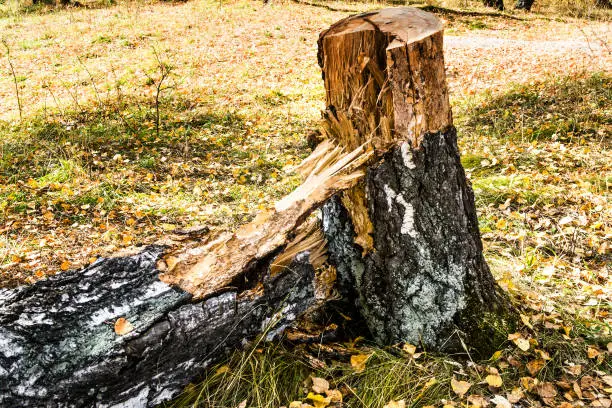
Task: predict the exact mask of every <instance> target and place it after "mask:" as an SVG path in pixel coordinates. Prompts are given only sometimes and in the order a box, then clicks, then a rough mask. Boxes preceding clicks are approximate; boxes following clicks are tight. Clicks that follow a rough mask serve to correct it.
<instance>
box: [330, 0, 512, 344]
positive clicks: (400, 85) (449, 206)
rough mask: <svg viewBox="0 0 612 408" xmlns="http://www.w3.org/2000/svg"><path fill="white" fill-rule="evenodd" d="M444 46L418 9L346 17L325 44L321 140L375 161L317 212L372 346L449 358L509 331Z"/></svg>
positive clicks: (433, 22)
mask: <svg viewBox="0 0 612 408" xmlns="http://www.w3.org/2000/svg"><path fill="white" fill-rule="evenodd" d="M442 34H443V30H442V25H441V23H440V22H439V20H438V19H437V18H436V17H435V16H433V15H432V14H429V13H426V12H423V11H421V10H418V9H415V8H393V9H385V10H381V11H377V12H371V13H364V14H360V15H357V16H352V17H349V18H347V19H344V20H342V21H340V22H338V23H336V24H334V25H333V26H332V27H331V28H330V29H329V30H327V31H325V32H323V33H322V34H321V36H320V38H319V64H320V65H321V68H322V70H323V79H324V82H325V90H326V100H327V109H326V111H325V114H324V117H325V122H326V125H325V127H324V128H325V130H326V132H325V134H326V136H327V137H328V138H330V139H333V140H334V141H336V142H337V143H338V144H340V145H344V146H346V147H347V148H348V149H352V148H354V147H355V146H358V145H360V144H362V143H364V142H365V141H366V140H372V144H373V147H374V149H375V151H376V153H377V155H378V156H380V157H381V158H382V159H381V160H378V161H377V162H376V163H375V164H373V165H371V166H370V167H368V169H367V174H366V177H365V180H364V181H362V182H360V184H358V185H357V186H355V187H353V188H352V189H350V190H348V191H345V192H343V193H342V194H341V197H340V198H339V199H336V200H331V201H330V202H328V203H327V204H326V205H325V206H324V209H323V225H324V229H325V233H326V236H327V240H328V255H329V258H330V262H331V263H332V264H335V265H336V267H337V269H338V275H339V282H340V283H341V284H344V285H345V287H346V289H345V290H343V291H342V293H351V291H352V292H353V293H354V296H355V298H356V299H355V300H356V302H357V304H358V308H359V310H360V311H361V314H362V315H363V317H364V318H365V321H366V322H367V325H368V327H369V329H370V331H371V333H372V335H373V336H374V338H375V339H376V340H377V341H378V342H380V343H382V344H390V343H395V342H402V341H406V342H410V343H413V344H418V343H419V344H423V345H425V346H427V347H430V348H435V349H450V348H454V349H457V348H459V346H460V344H461V342H460V341H459V338H462V339H463V340H464V342H465V343H466V344H472V345H477V346H478V347H479V348H480V349H481V350H483V351H484V352H485V353H486V352H487V351H488V350H489V349H490V347H494V346H496V345H497V344H499V342H500V340H503V339H499V334H503V333H504V329H507V328H508V327H509V325H510V324H511V322H512V320H513V319H512V316H511V311H510V309H509V302H508V300H507V298H506V296H504V294H503V293H502V292H501V290H500V289H499V287H498V286H497V284H496V283H495V280H494V278H493V276H492V275H491V273H490V271H489V268H488V266H487V264H486V262H485V260H484V258H483V255H482V244H481V240H480V233H479V230H478V221H477V218H476V209H475V205H474V195H473V192H472V189H471V188H470V185H469V183H468V182H467V179H466V176H465V173H464V171H463V168H462V166H461V162H460V160H459V151H458V148H457V141H456V131H455V128H454V127H453V126H452V116H451V110H450V106H449V101H448V92H447V87H446V80H445V73H444V56H443V43H442ZM347 223H350V224H351V225H347ZM496 334H497V336H496ZM487 345H488V346H490V347H487Z"/></svg>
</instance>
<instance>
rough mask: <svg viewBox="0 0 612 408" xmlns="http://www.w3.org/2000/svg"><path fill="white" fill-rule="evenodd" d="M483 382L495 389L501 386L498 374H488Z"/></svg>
mask: <svg viewBox="0 0 612 408" xmlns="http://www.w3.org/2000/svg"><path fill="white" fill-rule="evenodd" d="M485 381H486V382H487V384H489V385H490V386H491V387H496V388H498V387H501V385H502V383H503V380H502V378H501V377H500V376H499V375H498V374H489V375H487V377H486V378H485Z"/></svg>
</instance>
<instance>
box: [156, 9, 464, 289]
mask: <svg viewBox="0 0 612 408" xmlns="http://www.w3.org/2000/svg"><path fill="white" fill-rule="evenodd" d="M319 50H320V51H319V56H318V57H319V64H320V65H321V68H322V71H323V79H324V82H325V89H326V95H327V96H326V102H327V108H326V110H325V112H323V119H324V120H323V126H322V134H323V137H324V141H323V142H321V143H320V144H319V146H318V147H317V148H316V149H315V151H314V152H313V153H312V154H311V155H310V156H309V157H308V158H307V159H306V160H305V161H304V162H303V163H302V165H301V167H300V169H299V170H300V171H301V173H302V174H303V175H304V176H305V181H304V183H303V184H302V185H300V186H299V187H298V188H297V189H296V190H295V191H293V192H292V193H291V194H289V195H287V196H286V197H284V198H283V199H282V200H280V201H279V202H277V203H276V205H275V206H274V208H273V209H271V210H268V211H266V212H263V213H261V214H259V215H258V216H257V217H256V218H255V220H254V221H253V222H251V223H250V224H247V225H244V226H243V227H241V228H239V229H238V230H237V231H236V232H235V233H233V234H231V233H225V234H221V235H219V236H218V237H216V238H215V239H211V240H210V242H209V243H207V244H206V245H202V246H200V247H197V248H192V249H189V250H187V251H184V252H182V253H174V254H170V255H168V256H166V257H165V263H166V265H162V267H164V268H165V273H163V274H162V275H160V279H161V280H162V281H164V282H166V283H168V284H172V285H178V286H180V287H181V288H182V289H184V290H186V291H188V292H190V293H192V294H193V295H194V296H195V297H196V298H201V297H205V296H207V295H209V294H211V293H214V292H215V291H217V290H220V289H222V288H223V287H224V286H227V285H228V284H230V283H231V282H232V281H233V280H234V279H235V278H236V277H238V276H240V275H241V274H244V273H246V271H247V270H248V268H249V267H250V266H252V265H254V264H256V262H257V261H259V260H262V259H267V258H266V257H270V256H276V258H275V259H273V260H272V261H271V264H270V265H271V273H272V274H275V273H278V272H279V271H280V270H282V268H283V267H286V266H287V265H288V264H289V263H290V262H291V259H292V258H293V257H294V256H295V255H296V254H297V253H299V252H303V251H305V250H309V251H310V256H311V262H312V263H313V265H317V266H319V265H321V264H322V263H323V262H324V260H325V240H324V238H323V236H322V234H321V232H320V231H319V230H318V228H314V227H309V228H302V229H301V230H299V229H298V228H299V227H300V225H302V224H303V223H304V221H305V220H306V219H307V217H308V216H309V215H310V214H311V213H312V211H313V210H315V209H316V208H318V207H319V206H320V205H322V204H323V203H324V202H325V201H326V200H328V199H329V198H330V197H332V196H333V195H334V194H336V193H338V192H342V197H341V198H342V202H343V204H344V206H345V207H346V208H347V210H348V212H349V215H350V216H351V219H352V221H353V225H354V228H355V233H356V238H355V243H356V244H358V245H359V246H360V247H361V248H362V249H363V254H364V255H365V254H366V253H368V252H370V251H372V250H373V240H372V232H373V225H372V221H371V220H370V218H369V215H368V208H367V197H366V192H365V188H364V184H363V183H360V180H361V179H362V178H363V176H364V174H365V169H364V168H363V167H364V165H365V164H366V163H367V162H368V161H370V163H368V164H370V165H373V164H375V161H374V160H373V159H372V158H380V157H382V156H383V155H384V154H385V153H386V152H388V151H389V150H390V149H391V148H393V147H394V146H397V145H399V144H401V143H404V142H407V143H409V144H410V145H411V146H412V148H418V146H419V143H420V140H421V138H422V136H423V134H425V133H427V132H436V131H440V130H442V129H444V128H445V127H448V126H450V125H451V123H452V122H451V113H450V107H449V103H448V94H447V89H446V84H445V81H444V60H443V54H442V52H443V50H442V26H441V24H440V22H439V20H438V19H437V18H436V17H434V16H432V15H431V14H428V13H425V12H423V11H421V10H418V9H413V8H396V9H385V10H381V11H379V12H373V13H365V14H361V15H357V16H352V17H349V18H346V19H344V20H341V21H339V22H338V23H336V24H334V25H333V26H332V27H331V28H330V29H329V30H327V31H325V32H323V33H322V34H321V36H320V37H319ZM346 152H348V153H346ZM371 159H372V160H371ZM279 254H280V255H279ZM267 262H270V260H269V259H268V260H267Z"/></svg>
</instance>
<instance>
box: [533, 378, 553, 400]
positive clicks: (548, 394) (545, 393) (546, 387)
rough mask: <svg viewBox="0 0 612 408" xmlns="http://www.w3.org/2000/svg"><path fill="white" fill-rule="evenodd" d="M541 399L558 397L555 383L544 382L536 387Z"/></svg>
mask: <svg viewBox="0 0 612 408" xmlns="http://www.w3.org/2000/svg"><path fill="white" fill-rule="evenodd" d="M536 391H537V393H538V395H539V396H540V398H554V397H556V396H557V388H556V387H555V385H554V384H553V383H550V382H544V383H542V384H540V385H538V386H537V387H536Z"/></svg>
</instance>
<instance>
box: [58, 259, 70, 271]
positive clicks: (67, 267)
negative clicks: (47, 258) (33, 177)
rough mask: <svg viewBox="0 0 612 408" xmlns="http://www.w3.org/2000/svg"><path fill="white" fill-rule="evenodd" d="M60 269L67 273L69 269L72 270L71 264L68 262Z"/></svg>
mask: <svg viewBox="0 0 612 408" xmlns="http://www.w3.org/2000/svg"><path fill="white" fill-rule="evenodd" d="M56 265H57V264H56ZM60 269H61V270H62V271H67V270H68V269H70V262H68V261H64V262H62V264H61V265H60Z"/></svg>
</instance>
